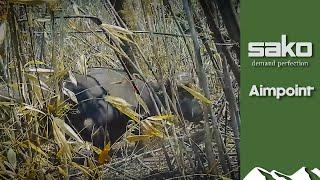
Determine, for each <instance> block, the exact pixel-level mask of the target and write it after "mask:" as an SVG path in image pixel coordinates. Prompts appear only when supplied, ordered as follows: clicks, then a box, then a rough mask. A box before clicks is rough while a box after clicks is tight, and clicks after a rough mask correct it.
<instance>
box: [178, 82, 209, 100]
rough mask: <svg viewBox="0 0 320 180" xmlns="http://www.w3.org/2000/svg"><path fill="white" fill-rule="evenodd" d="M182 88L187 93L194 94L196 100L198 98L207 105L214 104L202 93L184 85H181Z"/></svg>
mask: <svg viewBox="0 0 320 180" xmlns="http://www.w3.org/2000/svg"><path fill="white" fill-rule="evenodd" d="M179 86H180V87H182V88H183V89H185V90H186V91H188V92H189V93H190V94H192V95H193V96H194V97H195V98H197V99H198V100H200V101H201V102H204V103H206V104H212V103H213V102H212V101H211V100H209V99H207V98H206V97H205V96H203V95H202V94H201V93H200V92H197V91H195V90H194V89H191V88H189V87H187V86H185V85H183V84H180V85H179Z"/></svg>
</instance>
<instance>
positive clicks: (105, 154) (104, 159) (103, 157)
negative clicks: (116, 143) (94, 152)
mask: <svg viewBox="0 0 320 180" xmlns="http://www.w3.org/2000/svg"><path fill="white" fill-rule="evenodd" d="M110 150H111V143H110V142H109V143H108V144H107V145H105V146H104V148H103V150H102V151H101V153H100V154H99V157H98V162H99V164H105V163H108V162H110V161H111V157H110V156H109V152H110Z"/></svg>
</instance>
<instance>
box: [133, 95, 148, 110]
mask: <svg viewBox="0 0 320 180" xmlns="http://www.w3.org/2000/svg"><path fill="white" fill-rule="evenodd" d="M135 95H136V99H137V100H138V102H139V104H140V105H141V106H142V108H143V110H144V111H145V112H146V113H148V114H149V113H150V111H149V108H148V106H147V104H146V102H144V100H143V99H142V98H141V96H140V95H139V94H137V93H135Z"/></svg>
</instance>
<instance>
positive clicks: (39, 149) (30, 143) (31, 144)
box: [28, 140, 48, 158]
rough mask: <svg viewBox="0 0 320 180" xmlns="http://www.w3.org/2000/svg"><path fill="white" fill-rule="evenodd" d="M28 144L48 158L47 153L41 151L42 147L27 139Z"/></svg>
mask: <svg viewBox="0 0 320 180" xmlns="http://www.w3.org/2000/svg"><path fill="white" fill-rule="evenodd" d="M28 144H29V145H30V147H31V148H32V149H33V150H35V151H36V152H38V153H39V154H41V155H43V156H44V157H46V158H48V155H47V154H46V153H45V152H43V151H42V149H41V148H40V147H37V146H36V145H34V144H33V143H32V142H31V141H29V140H28Z"/></svg>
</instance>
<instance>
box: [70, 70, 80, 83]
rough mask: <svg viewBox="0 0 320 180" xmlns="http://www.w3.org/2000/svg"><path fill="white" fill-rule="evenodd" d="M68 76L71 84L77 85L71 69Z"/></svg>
mask: <svg viewBox="0 0 320 180" xmlns="http://www.w3.org/2000/svg"><path fill="white" fill-rule="evenodd" d="M69 78H70V80H71V83H72V84H74V85H75V86H77V85H78V82H77V79H76V77H75V76H74V74H73V73H72V72H71V71H69Z"/></svg>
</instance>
